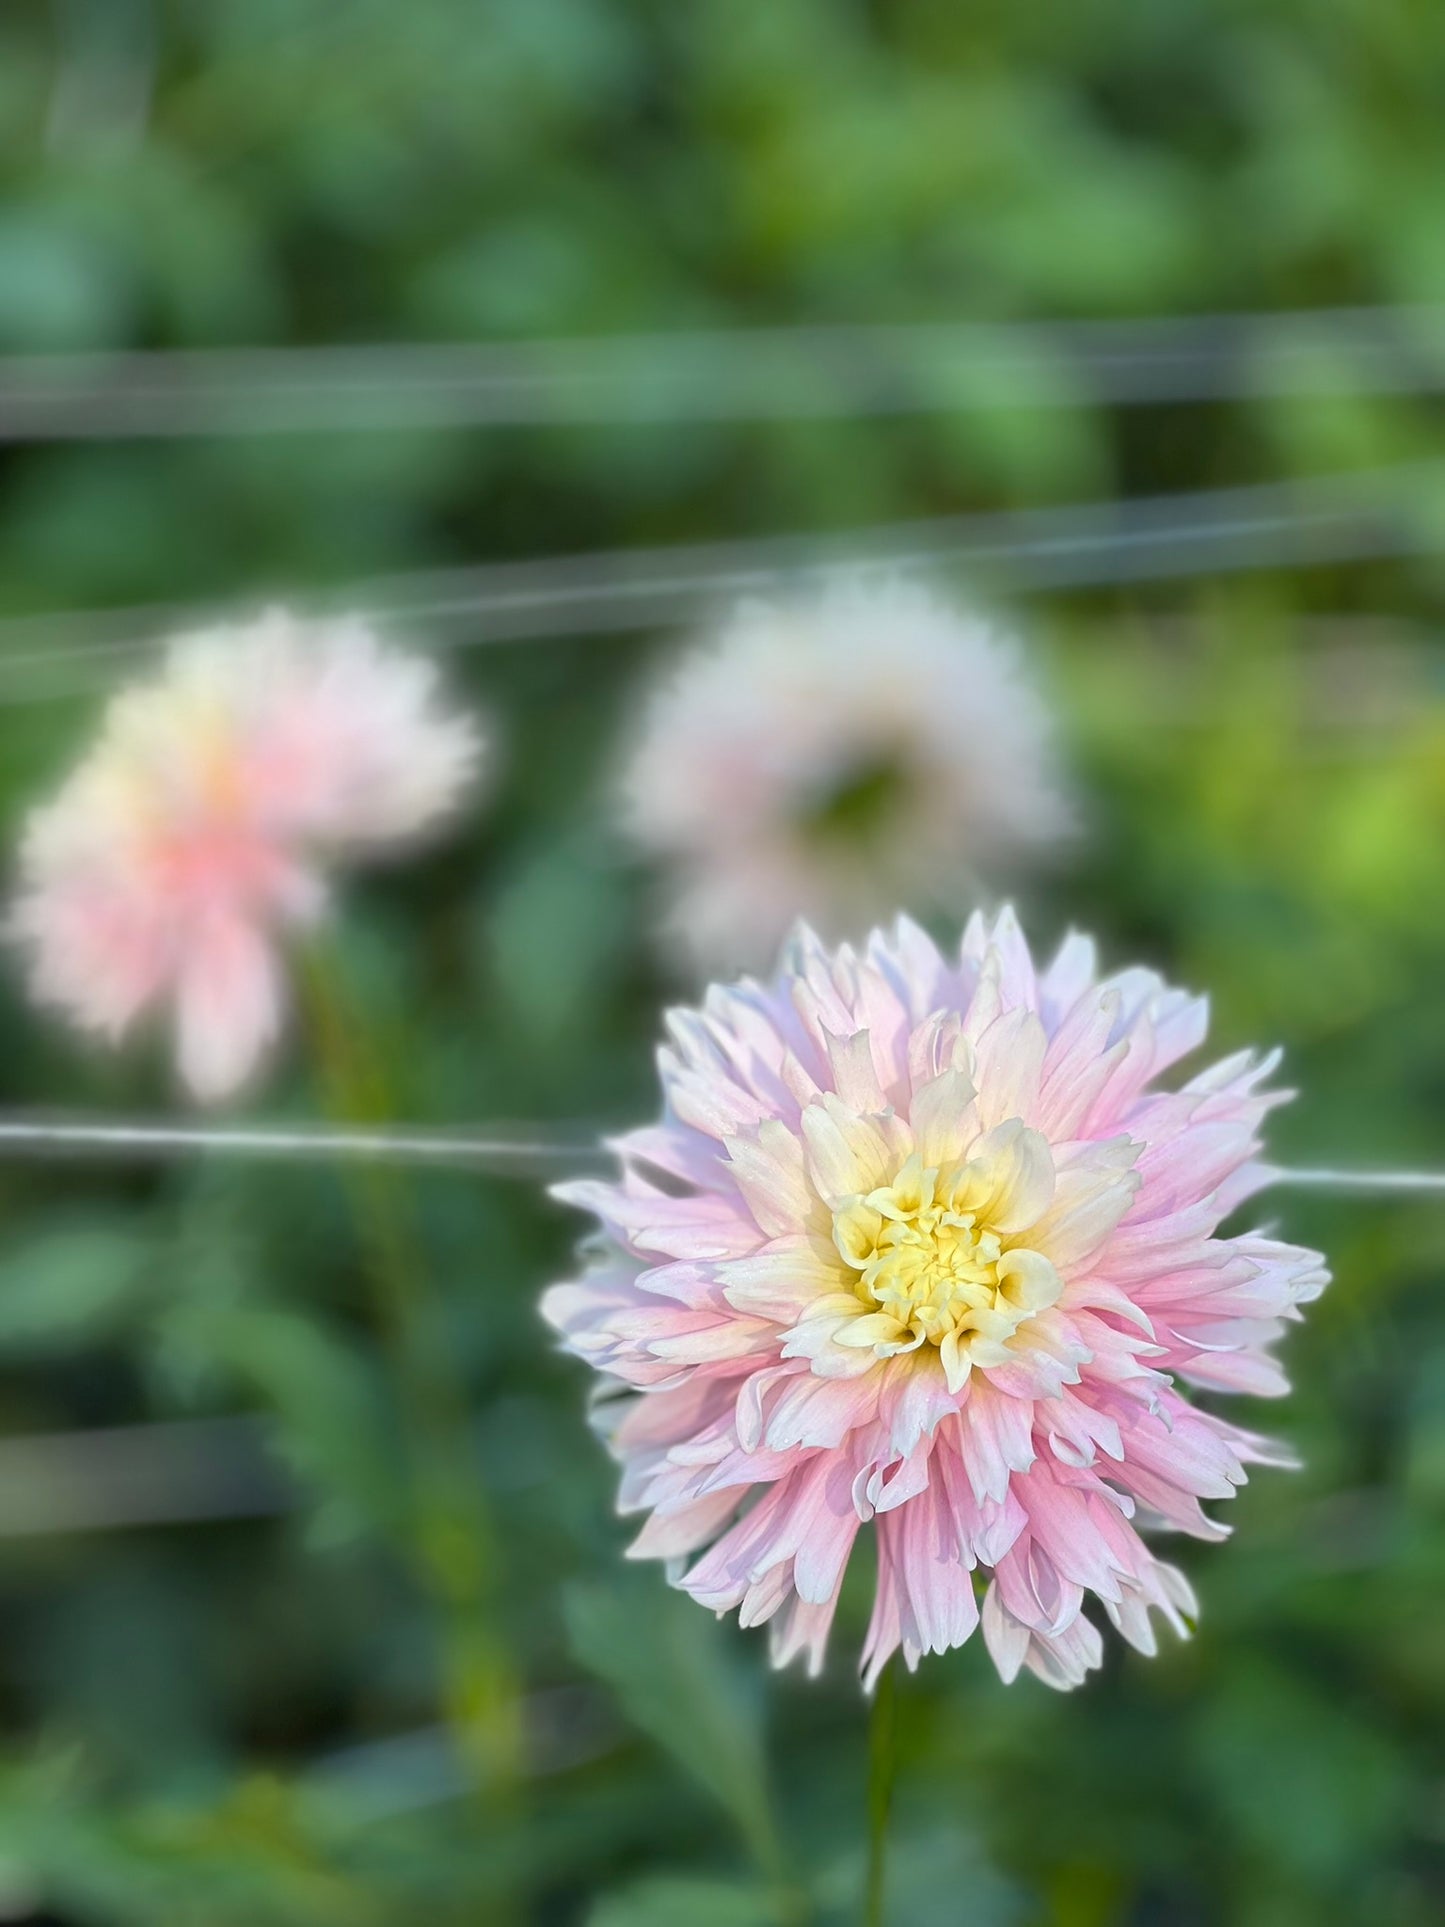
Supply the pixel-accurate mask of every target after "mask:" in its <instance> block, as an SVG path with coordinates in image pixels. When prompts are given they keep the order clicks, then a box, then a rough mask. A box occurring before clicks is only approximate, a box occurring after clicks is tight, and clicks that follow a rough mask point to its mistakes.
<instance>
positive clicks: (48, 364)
mask: <svg viewBox="0 0 1445 1927" xmlns="http://www.w3.org/2000/svg"><path fill="white" fill-rule="evenodd" d="M1342 391H1348V392H1352V393H1371V394H1411V395H1427V394H1440V393H1442V392H1445V308H1442V307H1439V306H1416V307H1408V306H1407V307H1395V308H1388V307H1382V308H1341V309H1318V310H1295V311H1283V312H1273V313H1258V314H1239V313H1233V314H1212V315H1185V316H1178V317H1154V318H1144V319H1132V320H1108V321H1075V322H1022V323H988V322H966V323H948V322H944V323H902V324H877V325H866V324H863V325H849V324H834V325H817V326H807V325H805V326H799V327H781V328H767V327H738V328H719V329H711V330H702V331H691V332H690V331H684V330H677V331H673V332H666V333H650V334H639V335H621V334H619V335H610V336H606V335H604V336H592V337H590V338H578V339H571V340H514V341H491V342H391V343H375V344H364V343H363V344H339V345H317V346H290V347H269V348H210V349H181V350H160V351H149V352H147V351H141V352H118V353H99V354H79V353H76V354H69V355H33V356H15V357H11V358H9V359H5V360H0V441H9V442H24V441H42V440H45V441H61V440H80V439H88V440H107V439H109V440H116V439H123V438H135V439H139V438H179V437H188V436H232V435H247V436H251V435H270V434H288V433H296V432H300V431H356V430H376V429H381V430H385V429H401V428H407V429H412V428H430V429H449V430H457V429H464V428H476V427H502V426H508V425H511V426H531V427H537V426H547V425H553V424H564V423H623V424H626V423H656V424H670V423H680V422H704V421H726V420H759V421H765V420H801V419H808V418H820V419H827V418H839V417H847V416H854V417H862V418H866V417H877V416H890V415H895V416H896V415H910V414H926V413H948V412H958V411H965V410H971V409H980V408H990V409H996V408H1010V407H1030V408H1039V407H1043V408H1056V407H1067V406H1072V407H1081V406H1082V407H1088V406H1097V405H1101V404H1104V405H1113V406H1119V407H1135V406H1146V405H1149V404H1151V403H1165V402H1174V403H1177V402H1201V403H1202V402H1218V401H1224V400H1228V399H1230V398H1236V397H1243V398H1248V397H1251V396H1261V395H1263V396H1288V395H1299V396H1309V395H1320V394H1331V393H1339V392H1342Z"/></svg>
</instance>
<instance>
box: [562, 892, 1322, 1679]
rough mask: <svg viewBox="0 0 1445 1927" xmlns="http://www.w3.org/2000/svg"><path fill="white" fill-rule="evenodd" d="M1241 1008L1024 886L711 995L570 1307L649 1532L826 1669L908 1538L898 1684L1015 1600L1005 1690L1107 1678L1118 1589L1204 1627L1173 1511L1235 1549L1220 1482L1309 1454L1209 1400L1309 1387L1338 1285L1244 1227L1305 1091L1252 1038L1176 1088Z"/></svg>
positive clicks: (884, 1635) (694, 1016)
mask: <svg viewBox="0 0 1445 1927" xmlns="http://www.w3.org/2000/svg"><path fill="white" fill-rule="evenodd" d="M1206 1022H1207V1010H1206V1006H1205V1004H1204V1002H1203V1000H1202V999H1200V998H1195V997H1191V996H1188V995H1187V994H1186V993H1184V992H1183V991H1178V990H1171V989H1170V988H1169V987H1168V986H1167V985H1166V984H1164V983H1163V982H1162V981H1161V980H1160V979H1159V978H1158V977H1156V976H1155V975H1154V974H1153V972H1152V971H1148V970H1140V969H1133V970H1124V971H1121V972H1119V973H1118V974H1117V975H1116V976H1112V977H1105V978H1103V979H1102V980H1101V979H1100V978H1099V976H1098V974H1097V971H1096V968H1095V962H1094V947H1093V945H1092V944H1091V943H1090V942H1088V941H1087V940H1086V939H1085V938H1083V937H1078V936H1073V937H1070V938H1069V940H1068V942H1067V943H1065V945H1064V946H1063V948H1062V950H1060V952H1059V954H1058V956H1057V957H1056V958H1055V959H1054V960H1053V962H1052V963H1050V964H1049V965H1047V967H1040V966H1037V965H1036V964H1035V963H1034V960H1033V958H1032V956H1031V955H1030V953H1029V949H1028V945H1027V944H1026V943H1025V941H1024V937H1023V934H1022V932H1021V931H1020V929H1019V926H1018V924H1017V923H1016V922H1015V920H1014V918H1013V915H1012V913H1011V912H1008V911H1005V912H1004V913H1003V914H1002V915H1001V916H1000V917H999V918H998V919H997V920H996V921H994V922H992V923H987V922H985V921H984V920H983V919H982V918H980V917H975V918H974V919H973V921H972V922H971V923H970V924H969V926H968V929H967V931H966V932H965V935H964V939H963V944H962V948H961V950H960V951H959V952H958V953H956V954H955V955H953V956H945V955H942V954H941V953H940V952H939V951H938V950H937V949H936V948H935V946H934V945H933V943H932V942H931V941H930V940H929V938H928V937H926V936H925V935H924V933H923V932H922V931H921V930H920V929H918V928H917V926H916V925H913V924H910V923H908V922H907V921H906V920H905V921H902V922H900V923H899V924H898V926H897V927H896V929H895V930H894V931H893V932H892V933H891V934H889V935H884V934H883V933H882V932H879V933H876V934H875V935H874V936H873V937H872V939H871V940H870V941H869V943H868V945H867V947H866V949H865V950H863V951H862V952H861V953H860V952H857V951H854V950H852V949H850V948H848V947H846V946H845V947H844V948H843V949H841V950H837V951H831V952H830V951H829V950H827V949H825V947H824V946H823V945H822V944H821V943H820V942H819V941H818V940H817V939H816V938H814V937H813V936H812V935H811V934H810V933H808V932H806V931H805V932H804V933H802V935H801V936H799V937H798V938H796V939H795V940H794V942H793V944H792V946H791V947H790V949H789V950H788V952H787V954H786V956H785V958H784V961H783V965H782V968H781V970H780V971H779V972H778V973H777V975H776V976H775V977H774V978H773V980H772V981H771V982H770V983H768V984H760V983H755V982H752V981H749V980H744V981H743V982H742V983H741V984H738V985H736V986H734V987H732V988H730V989H721V988H714V989H712V990H710V991H709V992H708V994H707V997H706V998H705V1000H704V1002H703V1005H702V1008H701V1009H699V1010H679V1011H674V1012H673V1013H672V1015H671V1018H670V1020H669V1025H668V1028H669V1031H670V1034H671V1035H670V1042H669V1044H668V1045H667V1047H666V1048H665V1049H664V1050H663V1051H662V1053H661V1057H660V1060H659V1061H660V1065H661V1071H662V1084H663V1091H664V1097H665V1103H664V1108H663V1114H662V1118H661V1121H660V1123H658V1124H657V1125H656V1126H654V1127H652V1128H649V1129H645V1130H639V1131H634V1132H632V1133H630V1134H629V1135H628V1136H626V1137H624V1138H622V1139H621V1140H619V1141H618V1143H617V1144H616V1146H615V1147H614V1148H615V1149H616V1151H617V1153H618V1155H619V1157H620V1158H621V1161H622V1174H621V1177H620V1179H619V1180H618V1181H617V1182H616V1183H596V1182H589V1183H576V1184H571V1185H567V1186H564V1187H562V1189H561V1191H560V1193H559V1195H561V1196H562V1197H564V1198H566V1199H568V1200H569V1201H570V1202H572V1203H574V1204H577V1205H580V1206H581V1207H582V1208H583V1209H584V1210H587V1211H590V1212H591V1213H593V1214H594V1216H595V1217H596V1218H597V1219H598V1220H599V1221H600V1226H601V1235H600V1236H598V1237H597V1238H595V1239H594V1241H593V1243H592V1245H591V1246H590V1247H589V1248H588V1263H587V1266H586V1269H585V1271H584V1273H583V1275H582V1276H581V1277H580V1278H579V1279H577V1280H576V1281H575V1282H573V1283H569V1284H562V1285H557V1286H554V1287H553V1288H552V1290H551V1291H550V1292H549V1293H548V1295H547V1297H546V1298H545V1300H544V1302H543V1311H544V1314H545V1316H546V1317H547V1319H548V1320H549V1321H550V1323H551V1324H552V1325H553V1326H554V1327H555V1328H556V1329H557V1331H558V1332H560V1334H561V1335H562V1339H563V1342H564V1343H565V1345H566V1346H567V1348H568V1349H569V1350H571V1351H573V1352H575V1353H576V1354H577V1355H578V1356H579V1357H581V1358H583V1359H585V1360H586V1361H587V1362H588V1363H589V1364H590V1365H591V1366H592V1367H593V1369H594V1370H595V1371H597V1372H598V1373H599V1374H601V1379H602V1391H603V1394H604V1395H603V1397H602V1399H601V1401H600V1403H599V1406H598V1415H599V1418H600V1420H601V1422H602V1425H603V1429H604V1431H605V1433H606V1436H607V1437H608V1438H609V1440H610V1442H611V1445H612V1449H613V1451H614V1452H615V1454H616V1456H617V1457H618V1458H619V1459H620V1460H621V1462H622V1465H623V1475H622V1494H621V1504H622V1508H623V1509H624V1510H625V1511H628V1512H637V1513H642V1514H645V1515H646V1516H645V1521H644V1523H643V1526H642V1530H641V1532H640V1534H639V1535H638V1538H637V1540H636V1542H635V1545H634V1547H633V1551H634V1554H635V1555H637V1556H639V1557H653V1558H659V1559H666V1560H668V1561H670V1562H672V1570H673V1574H674V1577H675V1579H676V1583H677V1584H679V1585H680V1586H682V1587H684V1588H685V1589H686V1590H687V1591H688V1592H690V1593H691V1594H692V1596H693V1597H694V1598H695V1599H697V1600H699V1601H700V1602H701V1603H702V1604H704V1605H706V1606H710V1607H712V1608H713V1609H714V1610H715V1611H717V1612H725V1611H728V1610H730V1609H736V1610H737V1612H738V1613H739V1616H740V1618H741V1620H742V1622H743V1624H744V1625H755V1624H758V1623H760V1622H762V1621H764V1620H767V1621H770V1622H771V1626H772V1635H773V1652H774V1656H775V1658H776V1660H777V1661H778V1662H780V1663H781V1662H782V1661H785V1660H787V1659H790V1658H791V1657H792V1656H793V1655H795V1654H798V1653H804V1654H806V1655H807V1656H808V1660H809V1663H810V1665H811V1667H813V1668H814V1669H816V1668H817V1666H818V1665H820V1664H821V1661H822V1656H823V1649H824V1644H825V1642H826V1640H827V1637H828V1631H829V1627H830V1625H831V1623H832V1619H833V1614H834V1610H835V1608H836V1606H837V1603H838V1597H839V1593H840V1590H841V1587H842V1584H843V1574H844V1570H845V1568H846V1567H847V1565H848V1563H849V1560H850V1559H851V1557H852V1554H853V1550H854V1546H855V1543H856V1541H857V1539H858V1537H859V1535H860V1534H863V1533H870V1534H871V1535H872V1536H873V1537H874V1540H875V1543H876V1550H877V1586H876V1594H875V1601H874V1608H873V1618H872V1624H871V1625H870V1627H869V1630H868V1634H867V1639H866V1642H865V1646H864V1665H865V1677H866V1679H867V1680H868V1681H870V1682H871V1681H872V1680H873V1679H874V1678H876V1676H877V1673H878V1670H879V1668H880V1667H881V1666H882V1665H883V1664H884V1663H885V1662H886V1661H887V1659H888V1657H889V1655H890V1654H892V1653H893V1652H895V1651H897V1650H898V1649H899V1648H900V1647H901V1648H902V1651H903V1656H904V1658H905V1660H906V1661H907V1663H908V1664H909V1665H910V1666H913V1665H916V1664H917V1662H918V1659H919V1658H920V1656H921V1655H922V1654H924V1653H929V1652H935V1653H937V1652H943V1651H945V1650H946V1649H947V1648H949V1647H952V1646H958V1645H961V1644H962V1643H963V1641H964V1640H966V1639H968V1638H969V1637H970V1635H971V1634H972V1633H973V1631H974V1630H975V1628H976V1627H978V1626H979V1625H980V1623H981V1625H982V1631H983V1636H984V1639H985V1641H986V1643H987V1645H988V1649H989V1652H990V1653H991V1655H992V1657H993V1660H994V1663H995V1664H996V1666H997V1667H998V1669H999V1671H1000V1673H1002V1675H1003V1676H1004V1678H1005V1679H1012V1678H1013V1676H1014V1675H1015V1674H1016V1673H1017V1672H1018V1670H1019V1668H1020V1667H1022V1666H1027V1667H1029V1668H1030V1669H1031V1670H1032V1671H1034V1672H1035V1673H1037V1674H1038V1675H1039V1676H1040V1677H1041V1678H1043V1679H1044V1680H1046V1681H1047V1682H1048V1683H1049V1684H1050V1685H1052V1686H1060V1687H1062V1686H1073V1685H1076V1684H1077V1683H1078V1682H1079V1681H1080V1680H1081V1679H1082V1678H1083V1677H1084V1674H1085V1673H1086V1672H1087V1670H1088V1669H1089V1668H1090V1667H1093V1666H1097V1665H1098V1663H1099V1661H1100V1658H1101V1656H1102V1650H1103V1648H1102V1642H1101V1640H1100V1636H1099V1630H1098V1627H1097V1625H1096V1624H1095V1622H1094V1621H1093V1620H1092V1619H1091V1618H1090V1617H1089V1615H1088V1613H1087V1612H1086V1611H1085V1607H1086V1604H1087V1603H1088V1602H1089V1601H1091V1600H1096V1601H1097V1602H1098V1603H1099V1604H1100V1605H1101V1606H1102V1608H1103V1611H1104V1613H1105V1614H1106V1615H1107V1616H1108V1618H1109V1619H1110V1620H1111V1621H1112V1622H1113V1624H1114V1625H1115V1626H1116V1627H1117V1628H1118V1630H1119V1632H1120V1633H1121V1634H1122V1635H1123V1637H1124V1638H1125V1639H1127V1640H1128V1641H1129V1642H1130V1643H1131V1644H1132V1645H1134V1646H1137V1647H1139V1648H1140V1649H1141V1650H1143V1651H1144V1652H1146V1653H1152V1652H1153V1651H1154V1646H1155V1634H1154V1629H1153V1627H1152V1626H1151V1624H1150V1618H1151V1614H1153V1613H1155V1612H1157V1613H1158V1614H1159V1615H1160V1616H1161V1618H1163V1619H1164V1620H1166V1621H1167V1622H1168V1623H1170V1624H1171V1625H1172V1626H1174V1628H1175V1629H1176V1631H1178V1632H1180V1633H1183V1632H1184V1631H1185V1630H1186V1627H1187V1617H1188V1616H1191V1615H1192V1614H1193V1613H1194V1612H1195V1610H1196V1608H1195V1604H1194V1598H1193V1594H1192V1593H1191V1591H1190V1588H1189V1585H1188V1582H1187V1581H1186V1579H1185V1578H1184V1575H1183V1574H1182V1573H1181V1572H1179V1571H1178V1570H1177V1569H1176V1568H1175V1567H1174V1566H1172V1565H1168V1564H1166V1563H1164V1562H1163V1561H1162V1560H1160V1559H1159V1558H1158V1557H1157V1556H1156V1554H1155V1552H1154V1550H1153V1548H1152V1546H1151V1545H1150V1544H1149V1543H1148V1541H1147V1540H1146V1538H1145V1537H1144V1536H1143V1535H1144V1532H1146V1531H1152V1530H1157V1529H1161V1528H1163V1529H1168V1530H1172V1531H1175V1532H1182V1533H1189V1534H1192V1535H1193V1536H1194V1537H1196V1538H1200V1539H1218V1538H1221V1537H1223V1533H1224V1528H1223V1527H1221V1526H1219V1525H1217V1524H1216V1523H1215V1522H1214V1520H1213V1519H1211V1518H1210V1517H1209V1516H1208V1515H1207V1514H1206V1513H1205V1512H1204V1510H1203V1508H1202V1505H1201V1501H1208V1500H1217V1499H1226V1498H1228V1497H1229V1496H1230V1495H1231V1494H1232V1493H1233V1491H1234V1489H1235V1487H1236V1486H1238V1485H1240V1484H1242V1483H1243V1481H1244V1477H1245V1470H1244V1468H1245V1466H1246V1465H1247V1464H1248V1463H1250V1462H1251V1461H1258V1462H1263V1463H1270V1462H1274V1463H1279V1462H1281V1455H1280V1454H1279V1452H1278V1451H1277V1449H1276V1448H1275V1447H1274V1446H1273V1445H1271V1444H1270V1443H1269V1441H1267V1440H1265V1439H1262V1438H1260V1437H1258V1436H1257V1435H1256V1434H1255V1433H1253V1432H1248V1431H1244V1430H1242V1429H1241V1428H1240V1427H1239V1426H1237V1425H1235V1424H1233V1423H1232V1422H1231V1421H1229V1420H1227V1419H1224V1418H1221V1417H1218V1416H1217V1415H1216V1414H1214V1413H1213V1412H1209V1411H1202V1410H1200V1409H1199V1408H1198V1406H1197V1405H1195V1404H1194V1402H1193V1401H1192V1399H1191V1397H1190V1393H1191V1391H1193V1390H1194V1389H1196V1388H1197V1389H1201V1390H1204V1391H1207V1392H1208V1391H1212V1392H1249V1393H1255V1394H1258V1395H1263V1396H1265V1397H1269V1396H1271V1395H1274V1394H1278V1393H1280V1392H1282V1391H1283V1390H1284V1389H1285V1381H1284V1378H1283V1376H1282V1374H1281V1372H1280V1369H1279V1367H1278V1365H1277V1364H1276V1363H1275V1361H1274V1359H1273V1357H1272V1356H1271V1347H1272V1345H1273V1343H1274V1341H1275V1339H1276V1338H1278V1336H1279V1334H1280V1332H1281V1331H1282V1329H1283V1326H1284V1321H1286V1320H1288V1319H1293V1318H1297V1317H1298V1316H1299V1310H1298V1307H1299V1306H1300V1305H1302V1304H1304V1303H1305V1302H1306V1301H1308V1300H1309V1299H1312V1298H1315V1297H1317V1296H1318V1294H1319V1292H1320V1290H1321V1289H1322V1288H1323V1286H1324V1284H1325V1281H1326V1277H1327V1273H1326V1271H1325V1269H1324V1265H1323V1262H1322V1260H1321V1259H1320V1257H1319V1254H1318V1253H1317V1252H1313V1251H1307V1250H1303V1249H1301V1248H1300V1247H1299V1246H1297V1245H1291V1244H1285V1243H1282V1242H1280V1241H1278V1240H1277V1239H1275V1238H1274V1237H1272V1236H1269V1235H1267V1234H1266V1233H1264V1232H1261V1231H1247V1232H1243V1233H1231V1234H1229V1235H1221V1232H1220V1229H1219V1227H1220V1224H1221V1222H1222V1220H1224V1219H1225V1218H1226V1217H1228V1216H1229V1214H1230V1213H1231V1212H1233V1211H1234V1210H1235V1208H1236V1207H1237V1206H1238V1205H1239V1204H1240V1203H1241V1202H1242V1201H1243V1200H1244V1199H1246V1198H1248V1197H1249V1196H1250V1195H1251V1193H1253V1192H1254V1191H1256V1190H1257V1189H1259V1187H1260V1186H1261V1184H1263V1183H1264V1182H1266V1181H1267V1179H1268V1176H1269V1173H1268V1170H1267V1168H1266V1167H1265V1166H1263V1165H1262V1164H1260V1163H1259V1162H1258V1161H1257V1153H1258V1150H1259V1140H1258V1135H1257V1133H1258V1130H1259V1126H1260V1123H1261V1121H1262V1119H1263V1117H1264V1115H1265V1113H1266V1112H1267V1111H1268V1110H1269V1109H1270V1107H1271V1106H1272V1105H1274V1104H1276V1103H1278V1102H1279V1101H1280V1095H1281V1094H1280V1093H1272V1092H1270V1091H1268V1090H1267V1089H1265V1088H1264V1080H1265V1078H1266V1077H1267V1076H1268V1074H1269V1072H1270V1071H1271V1070H1272V1069H1273V1066H1274V1061H1275V1060H1274V1059H1273V1058H1272V1057H1271V1058H1266V1059H1264V1060H1263V1061H1256V1060H1255V1059H1253V1058H1251V1057H1250V1055H1249V1054H1248V1053H1247V1052H1245V1053H1241V1054H1240V1055H1239V1056H1237V1057H1231V1058H1227V1059H1226V1060H1225V1061H1224V1062H1223V1063H1220V1064H1215V1065H1213V1066H1211V1067H1209V1068H1208V1069H1205V1070H1203V1071H1201V1072H1199V1073H1198V1075H1197V1076H1195V1077H1194V1078H1192V1079H1191V1080H1190V1081H1189V1082H1187V1083H1185V1084H1184V1085H1182V1086H1181V1087H1180V1088H1179V1089H1177V1090H1176V1089H1169V1088H1167V1087H1161V1085H1160V1083H1159V1081H1158V1080H1159V1079H1160V1077H1161V1075H1162V1074H1163V1073H1164V1072H1166V1071H1167V1070H1168V1069H1169V1068H1170V1066H1171V1065H1173V1064H1174V1063H1175V1062H1176V1061H1177V1060H1178V1059H1179V1058H1181V1057H1183V1056H1185V1055H1186V1054H1187V1053H1189V1052H1191V1051H1193V1050H1194V1049H1195V1048H1196V1047H1197V1046H1198V1045H1199V1044H1200V1043H1201V1042H1202V1041H1203V1038H1204V1033H1205V1028H1206ZM1285 1462H1287V1459H1286V1460H1285Z"/></svg>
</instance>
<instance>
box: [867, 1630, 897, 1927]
mask: <svg viewBox="0 0 1445 1927" xmlns="http://www.w3.org/2000/svg"><path fill="white" fill-rule="evenodd" d="M897 1768H898V1675H897V1661H896V1660H893V1659H890V1660H889V1661H888V1663H887V1665H886V1666H885V1667H884V1668H883V1671H882V1673H881V1674H880V1675H879V1678H878V1684H877V1686H876V1687H875V1688H874V1689H873V1706H872V1709H871V1711H870V1713H869V1716H868V1873H867V1878H866V1881H865V1883H864V1889H863V1917H862V1918H863V1927H883V1889H884V1882H885V1878H886V1875H887V1862H888V1816H889V1813H890V1812H891V1810H892V1807H893V1781H894V1776H895V1774H896V1772H897Z"/></svg>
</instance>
